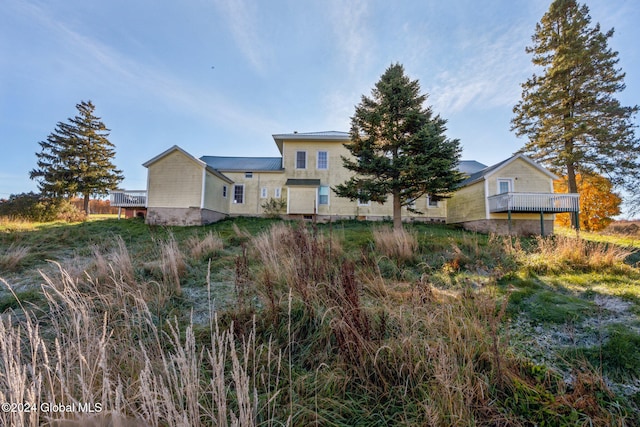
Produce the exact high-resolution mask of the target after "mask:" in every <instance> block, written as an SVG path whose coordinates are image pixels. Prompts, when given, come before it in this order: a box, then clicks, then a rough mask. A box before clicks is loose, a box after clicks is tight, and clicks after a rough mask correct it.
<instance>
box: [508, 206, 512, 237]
mask: <svg viewBox="0 0 640 427" xmlns="http://www.w3.org/2000/svg"><path fill="white" fill-rule="evenodd" d="M507 219H508V221H509V236H511V209H509V210H508V211H507Z"/></svg>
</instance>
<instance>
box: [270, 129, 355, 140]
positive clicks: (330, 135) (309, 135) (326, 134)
mask: <svg viewBox="0 0 640 427" xmlns="http://www.w3.org/2000/svg"><path fill="white" fill-rule="evenodd" d="M272 136H273V139H339V140H348V139H350V137H349V132H341V131H336V130H325V131H322V132H293V133H280V134H274V135H272Z"/></svg>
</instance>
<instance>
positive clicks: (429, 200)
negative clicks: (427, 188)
mask: <svg viewBox="0 0 640 427" xmlns="http://www.w3.org/2000/svg"><path fill="white" fill-rule="evenodd" d="M433 199H435V200H433ZM438 199H439V198H438V197H433V196H430V195H428V196H427V209H437V208H439V207H440V200H438ZM432 201H434V202H435V203H436V204H435V205H432V204H431V202H432Z"/></svg>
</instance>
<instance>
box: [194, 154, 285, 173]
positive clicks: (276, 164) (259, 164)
mask: <svg viewBox="0 0 640 427" xmlns="http://www.w3.org/2000/svg"><path fill="white" fill-rule="evenodd" d="M200 160H202V161H203V162H205V163H206V164H207V165H208V166H209V167H211V168H213V169H216V170H219V171H222V172H231V171H241V172H253V171H282V170H284V169H283V168H282V157H221V156H202V157H200Z"/></svg>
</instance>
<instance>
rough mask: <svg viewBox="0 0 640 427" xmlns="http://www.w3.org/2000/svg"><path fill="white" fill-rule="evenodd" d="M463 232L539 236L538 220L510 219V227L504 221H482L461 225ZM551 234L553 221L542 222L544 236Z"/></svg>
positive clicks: (506, 221)
mask: <svg viewBox="0 0 640 427" xmlns="http://www.w3.org/2000/svg"><path fill="white" fill-rule="evenodd" d="M461 225H462V227H463V228H464V229H465V230H470V231H478V232H480V233H495V234H501V235H509V234H510V235H514V236H531V235H540V220H533V219H512V220H511V227H509V221H508V220H506V219H484V220H478V221H468V222H463V223H461ZM550 234H553V220H545V221H544V235H545V236H548V235H550Z"/></svg>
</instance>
